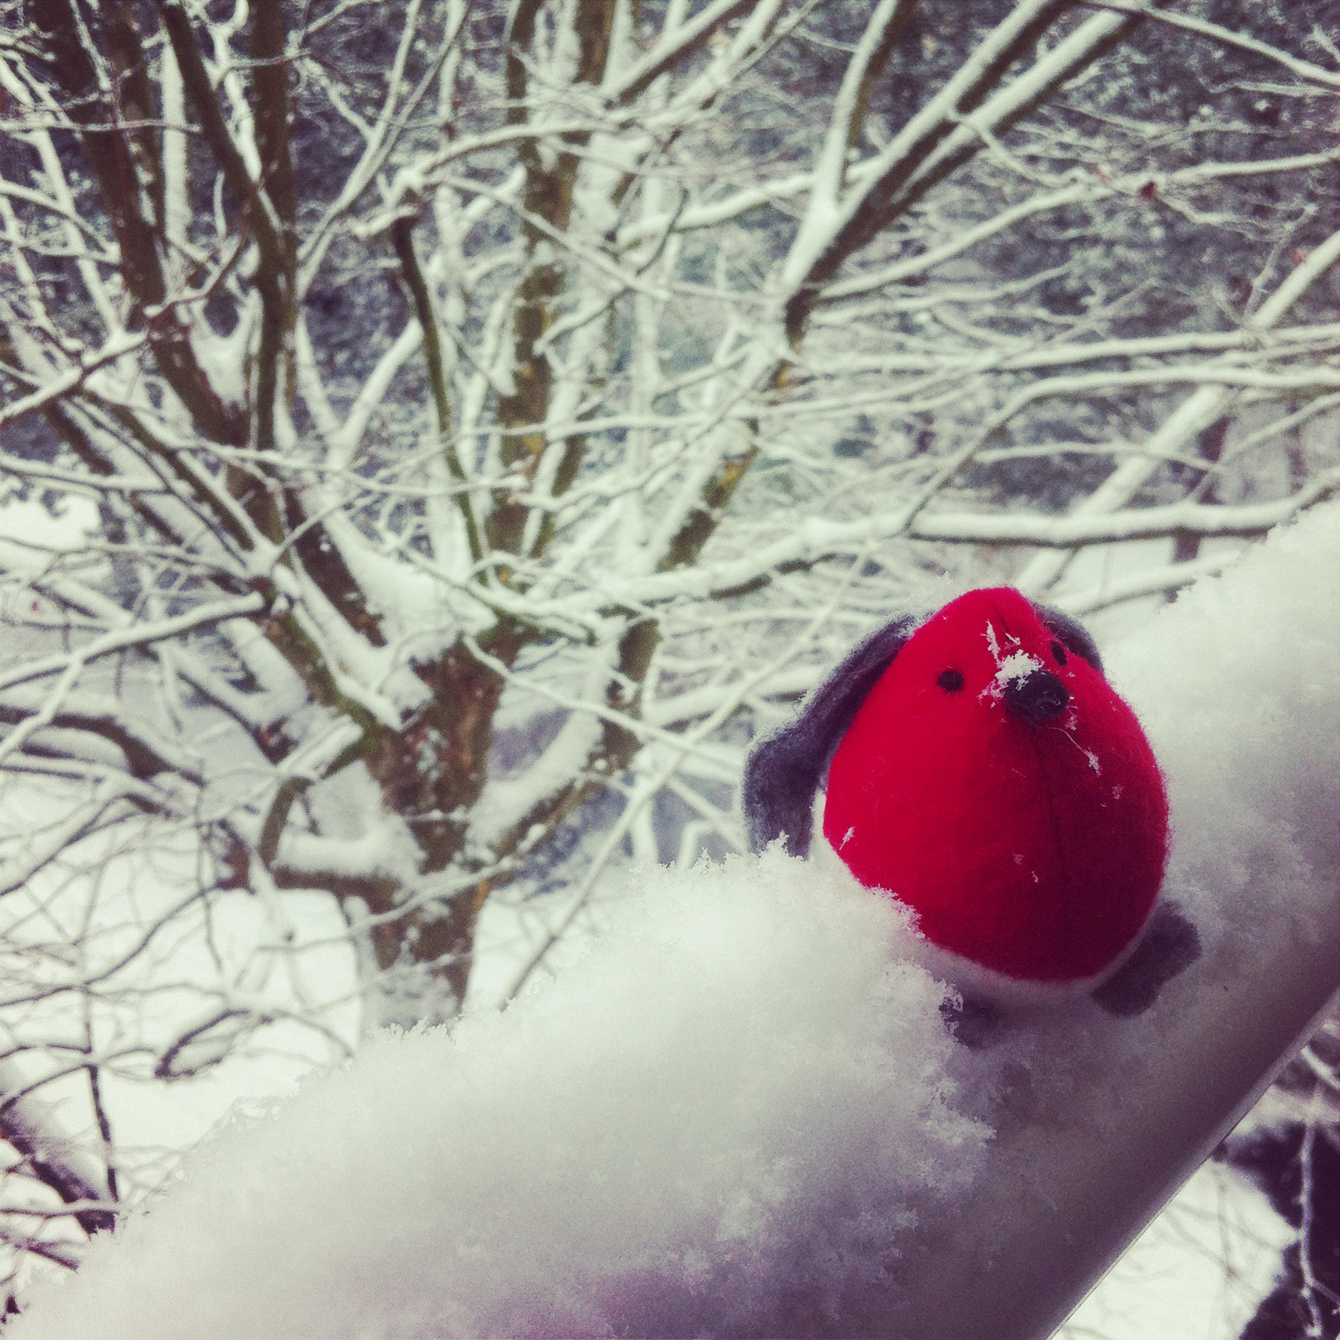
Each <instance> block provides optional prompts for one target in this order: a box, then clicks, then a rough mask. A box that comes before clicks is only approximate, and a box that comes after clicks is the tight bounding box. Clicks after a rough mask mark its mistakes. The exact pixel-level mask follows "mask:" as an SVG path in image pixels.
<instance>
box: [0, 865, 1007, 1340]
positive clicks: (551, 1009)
mask: <svg viewBox="0 0 1340 1340" xmlns="http://www.w3.org/2000/svg"><path fill="white" fill-rule="evenodd" d="M902 921H903V918H902V915H901V913H900V912H899V910H898V909H897V908H896V907H895V906H894V905H893V904H891V903H889V902H887V901H884V900H881V899H878V898H872V897H870V896H869V895H868V894H865V893H864V891H862V890H860V889H858V888H857V887H856V886H854V885H853V884H852V883H850V882H849V881H846V880H842V879H840V878H836V877H835V878H833V879H831V880H828V881H824V880H816V878H815V877H814V875H813V872H812V871H811V870H810V869H808V868H807V867H806V866H805V865H804V863H802V862H799V861H795V860H792V859H791V858H789V857H787V856H785V855H783V854H782V853H780V852H773V853H769V854H767V855H766V856H764V857H763V858H762V859H752V858H749V859H746V858H739V859H735V860H732V861H729V862H727V863H726V864H725V865H724V866H710V865H702V866H699V867H697V868H695V869H694V870H692V871H690V872H688V873H687V874H684V873H682V872H678V873H677V872H672V871H667V870H654V871H650V872H648V873H647V875H646V877H645V880H644V882H643V887H642V889H641V890H640V891H639V895H638V896H637V897H636V898H630V900H629V904H628V906H627V907H626V908H625V909H624V911H623V915H622V916H621V917H620V918H619V919H618V923H617V924H616V925H615V926H614V927H612V928H611V930H610V931H609V933H608V934H607V936H606V937H605V938H604V939H603V941H602V942H601V943H599V944H598V945H596V946H595V947H594V948H593V949H592V951H591V952H590V953H589V954H588V955H587V956H586V957H585V959H583V960H582V961H581V962H580V963H578V964H577V965H575V966H574V967H572V968H571V969H570V970H569V971H568V972H567V973H566V974H565V975H564V976H563V977H562V978H561V979H560V980H559V981H556V982H554V983H552V984H550V985H548V986H545V987H543V988H541V989H538V990H536V991H535V992H533V993H532V994H530V995H528V996H526V997H524V998H522V999H521V1000H518V1001H517V1002H516V1003H515V1004H513V1005H512V1006H511V1008H509V1009H508V1010H507V1011H506V1012H505V1013H503V1014H501V1015H499V1014H487V1015H486V1014H479V1015H474V1016H472V1017H470V1018H468V1019H466V1020H465V1021H464V1022H463V1023H462V1024H461V1025H460V1026H459V1027H458V1028H457V1029H456V1030H455V1032H454V1033H453V1034H451V1035H447V1034H446V1033H444V1032H441V1031H428V1032H422V1033H417V1034H411V1035H408V1036H399V1037H386V1038H384V1039H382V1040H380V1041H378V1042H375V1043H373V1044H372V1045H370V1046H369V1047H368V1048H367V1049H366V1050H365V1051H364V1052H363V1053H362V1054H361V1055H360V1057H359V1058H358V1061H357V1063H356V1065H354V1066H353V1067H351V1068H348V1069H346V1070H344V1071H342V1072H339V1073H336V1074H334V1075H332V1076H329V1077H327V1078H325V1079H323V1080H321V1081H319V1082H315V1083H311V1084H309V1085H308V1086H307V1087H306V1088H305V1089H304V1091H302V1092H300V1093H299V1095H298V1096H297V1098H296V1099H295V1100H293V1101H292V1102H290V1103H289V1104H288V1105H287V1106H285V1107H284V1108H283V1109H282V1110H281V1111H280V1112H278V1114H277V1115H276V1116H275V1117H274V1118H273V1119H272V1120H270V1121H266V1122H263V1123H261V1124H260V1125H257V1126H251V1125H241V1126H237V1127H234V1128H233V1129H230V1130H227V1131H226V1132H224V1133H222V1134H221V1135H220V1136H219V1137H218V1138H217V1139H215V1140H214V1141H213V1142H212V1143H211V1144H210V1145H208V1146H207V1147H206V1148H204V1149H202V1150H201V1151H200V1153H199V1154H198V1155H197V1156H196V1157H195V1159H194V1160H192V1161H191V1163H190V1165H189V1169H188V1172H187V1174H186V1176H185V1177H184V1178H183V1180H181V1182H180V1183H179V1184H177V1185H176V1186H174V1187H172V1188H171V1190H170V1191H169V1193H168V1194H167V1195H165V1196H164V1197H163V1198H162V1199H161V1200H160V1201H158V1202H155V1203H154V1204H153V1205H152V1206H151V1208H150V1212H149V1213H148V1214H147V1215H144V1216H141V1217H139V1218H137V1219H135V1220H133V1221H132V1222H131V1223H130V1224H129V1225H128V1226H127V1228H126V1230H125V1232H124V1234H123V1235H121V1236H120V1237H119V1239H118V1241H117V1242H115V1243H114V1244H107V1245H105V1246H104V1245H102V1244H99V1247H98V1248H97V1249H95V1250H94V1251H92V1252H91V1254H90V1256H89V1258H88V1261H87V1263H86V1265H85V1266H84V1268H83V1270H82V1271H81V1273H80V1275H79V1277H78V1279H77V1280H76V1281H74V1282H73V1283H72V1284H70V1285H69V1286H67V1287H65V1288H63V1289H60V1290H59V1291H57V1292H55V1293H54V1294H53V1295H52V1296H50V1297H47V1298H45V1299H43V1300H42V1301H41V1304H40V1305H39V1306H37V1307H35V1308H34V1309H33V1313H32V1316H31V1318H30V1319H28V1318H25V1319H24V1321H22V1322H20V1323H19V1324H17V1325H15V1327H14V1328H13V1331H12V1335H13V1336H15V1337H19V1336H36V1335H50V1336H60V1337H62V1338H63V1340H66V1338H71V1337H75V1336H79V1335H90V1336H91V1335H96V1336H98V1337H100V1340H113V1338H114V1337H122V1336H124V1337H126V1340H148V1337H156V1336H206V1335H210V1336H218V1337H229V1338H235V1337H241V1336H247V1337H259V1336H275V1337H281V1336H282V1337H295V1336H305V1335H350V1336H410V1335H436V1334H454V1335H470V1336H481V1335H500V1336H502V1335H505V1336H524V1335H549V1336H553V1335H580V1334H611V1333H622V1332H623V1331H624V1328H625V1327H631V1328H633V1329H636V1330H637V1331H638V1332H639V1333H652V1334H658V1335H687V1334H700V1333H702V1332H703V1331H705V1330H711V1331H723V1330H724V1331H727V1332H739V1331H742V1330H749V1331H755V1330H759V1329H761V1330H764V1331H766V1332H769V1333H781V1332H783V1331H798V1332H800V1333H811V1332H812V1331H813V1330H814V1329H816V1328H818V1329H827V1325H829V1324H831V1323H825V1321H824V1314H828V1315H830V1316H832V1317H837V1316H840V1315H843V1314H846V1313H849V1312H850V1311H851V1308H852V1306H853V1298H852V1295H853V1294H854V1293H859V1292H860V1291H861V1290H863V1289H864V1288H865V1287H867V1285H868V1284H870V1283H878V1281H879V1280H880V1278H881V1277H882V1275H883V1273H884V1270H885V1267H886V1266H887V1265H888V1263H889V1262H890V1261H891V1260H892V1259H893V1258H894V1256H895V1255H896V1253H897V1250H898V1243H899V1240H900V1238H901V1236H902V1235H903V1234H904V1233H905V1231H906V1230H907V1228H908V1227H909V1226H910V1225H911V1224H913V1223H914V1222H915V1217H916V1212H917V1210H918V1208H919V1207H921V1206H923V1205H925V1204H926V1203H927V1201H928V1200H934V1199H936V1198H939V1197H942V1196H945V1195H948V1194H952V1193H953V1192H954V1191H955V1190H956V1189H960V1188H962V1187H963V1186H964V1185H965V1184H966V1183H967V1182H968V1180H969V1179H970V1178H971V1176H972V1173H973V1169H974V1168H975V1167H976V1166H977V1164H978V1162H979V1161H980V1159H981V1158H982V1151H983V1146H984V1142H985V1138H986V1135H987V1132H986V1131H985V1129H984V1128H983V1127H982V1126H980V1125H979V1124H976V1123H973V1122H971V1121H969V1120H967V1119H965V1118H964V1117H962V1116H960V1115H957V1114H956V1113H955V1112H954V1111H953V1109H952V1106H951V1105H950V1101H951V1099H952V1095H951V1093H950V1092H949V1086H948V1085H947V1083H946V1081H945V1079H944V1073H943V1072H944V1069H945V1065H946V1062H947V1060H948V1058H949V1055H950V1053H951V1052H952V1051H953V1049H954V1046H955V1044H954V1043H953V1041H952V1040H951V1039H950V1037H949V1035H948V1034H947V1033H946V1031H945V1028H944V1026H943V1023H942V1021H941V1018H940V1014H939V1007H940V1003H941V1001H942V999H943V997H944V988H943V987H942V986H940V985H938V984H937V983H935V982H934V981H933V980H932V979H931V978H930V977H929V976H928V975H927V974H926V973H925V972H924V971H922V970H921V969H919V968H917V967H915V966H913V965H911V964H906V963H900V962H896V961H891V959H890V955H889V950H888V946H889V944H890V943H891V941H892V940H893V939H894V938H895V936H896V935H897V934H898V933H899V931H900V929H901V927H902ZM7 1340H8V1338H7Z"/></svg>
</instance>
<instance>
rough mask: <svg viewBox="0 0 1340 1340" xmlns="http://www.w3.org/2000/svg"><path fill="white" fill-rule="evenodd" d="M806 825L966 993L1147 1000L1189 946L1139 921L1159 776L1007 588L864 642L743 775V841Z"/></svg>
mask: <svg viewBox="0 0 1340 1340" xmlns="http://www.w3.org/2000/svg"><path fill="white" fill-rule="evenodd" d="M825 775H826V778H827V788H826V794H825V796H824V803H823V836H824V839H826V842H827V845H828V846H829V847H831V849H832V851H833V852H835V853H836V854H837V856H838V857H840V858H841V860H842V861H843V862H844V863H845V865H846V866H847V868H848V869H849V870H850V871H851V873H852V874H853V875H854V876H855V877H856V879H857V880H859V881H860V883H861V884H863V885H865V886H866V887H867V888H870V889H878V890H883V891H885V892H887V893H889V894H891V895H892V896H894V897H896V898H897V899H899V900H900V901H901V902H903V903H905V904H906V905H907V906H908V907H909V908H911V909H912V911H913V912H914V913H915V914H916V918H917V929H918V930H919V932H920V934H921V936H922V937H924V940H923V946H924V948H925V950H926V953H925V954H923V957H924V958H925V959H926V961H927V963H928V966H930V967H931V968H932V969H933V970H935V971H936V973H937V975H939V976H942V977H944V978H946V979H947V980H949V981H951V982H953V983H954V985H956V986H958V987H959V988H960V989H961V990H962V991H963V992H964V993H965V994H966V995H968V996H969V998H970V999H972V998H976V999H978V1000H983V1001H995V1002H1018V1001H1025V1002H1029V1001H1035V1000H1047V999H1053V998H1057V997H1060V996H1068V995H1074V994H1075V993H1076V992H1077V991H1080V990H1092V991H1093V992H1094V995H1095V999H1097V1000H1098V1002H1099V1003H1100V1004H1102V1005H1103V1006H1104V1007H1105V1008H1107V1009H1109V1010H1110V1011H1111V1012H1113V1013H1117V1014H1132V1013H1138V1012H1139V1011H1141V1010H1143V1009H1145V1008H1147V1007H1148V1005H1149V1004H1151V1003H1152V1002H1153V1000H1154V998H1155V997H1156V995H1157V993H1158V991H1159V989H1160V987H1161V986H1162V984H1163V983H1164V982H1165V981H1167V980H1168V978H1170V977H1171V976H1173V975H1175V974H1176V973H1177V972H1179V971H1181V969H1182V968H1183V967H1185V966H1186V965H1187V963H1189V962H1190V961H1192V960H1193V959H1194V958H1195V957H1196V955H1197V953H1198V943H1197V937H1196V932H1195V928H1194V927H1193V926H1192V925H1191V924H1190V923H1189V922H1187V921H1186V920H1185V918H1183V917H1182V916H1181V914H1180V913H1179V912H1178V911H1177V910H1176V908H1175V907H1174V906H1173V905H1171V904H1168V905H1166V906H1164V907H1163V908H1161V909H1160V915H1154V916H1151V913H1153V912H1154V908H1155V902H1156V899H1157V897H1158V893H1159V887H1160V885H1161V884H1162V882H1163V870H1164V864H1165V861H1166V859H1167V851H1168V801H1167V796H1166V793H1165V791H1164V787H1163V778H1162V775H1161V773H1160V772H1159V767H1158V764H1157V762H1156V761H1155V759H1154V753H1153V750H1152V749H1151V748H1150V745H1149V742H1148V740H1147V739H1146V738H1145V734H1144V731H1143V730H1141V728H1140V723H1139V722H1138V721H1137V720H1136V718H1135V714H1134V713H1133V712H1132V711H1131V709H1130V708H1129V707H1127V705H1126V704H1125V703H1124V702H1123V701H1122V699H1121V698H1120V697H1118V695H1117V694H1116V692H1115V691H1114V690H1113V689H1112V687H1111V685H1109V684H1108V682H1107V680H1106V678H1105V677H1104V675H1103V669H1102V662H1101V661H1100V659H1099V656H1098V652H1097V649H1096V648H1095V646H1094V644H1093V641H1092V639H1091V638H1090V637H1089V635H1088V634H1087V633H1086V632H1085V630H1084V629H1083V628H1082V627H1081V626H1080V625H1079V624H1078V623H1076V622H1075V621H1074V620H1073V619H1070V618H1069V617H1067V616H1066V615H1063V614H1060V613H1059V612H1057V611H1055V610H1051V609H1047V608H1045V607H1043V606H1039V605H1035V604H1033V603H1032V602H1031V601H1029V600H1028V599H1027V598H1025V597H1024V596H1022V595H1021V594H1020V593H1019V592H1017V591H1014V590H1010V589H1008V588H998V589H994V590H984V591H970V592H968V594H967V595H964V596H960V597H959V598H958V599H957V600H955V601H952V602H951V603H950V604H948V605H946V606H945V607H944V608H943V609H942V610H940V611H939V612H938V613H936V614H934V615H932V616H931V617H930V618H929V619H927V620H925V622H922V623H920V624H919V625H918V624H916V623H915V622H914V621H912V620H900V621H897V622H895V623H893V624H890V625H889V626H888V627H886V628H884V629H883V630H881V631H880V632H879V633H876V634H875V635H874V636H873V637H872V638H870V639H868V640H867V641H866V642H864V643H862V644H861V645H860V646H859V647H857V648H856V650H855V651H854V652H852V653H851V655H850V656H848V657H847V659H846V660H845V661H844V662H843V663H842V665H840V666H839V667H838V669H837V670H836V671H834V672H833V674H832V675H831V676H830V677H829V679H828V680H827V681H826V682H825V683H824V684H823V685H822V686H821V687H820V688H819V689H818V690H817V691H816V692H815V693H814V694H813V695H812V696H811V698H810V699H809V701H808V702H807V703H806V705H805V708H804V711H803V712H802V713H801V716H800V718H799V719H798V720H797V721H796V722H794V723H793V724H792V725H791V726H789V727H787V728H786V729H784V730H782V731H781V732H780V733H779V734H777V735H774V736H772V737H771V738H770V739H768V740H765V741H764V742H763V743H762V744H761V745H760V746H759V747H758V748H757V749H755V751H754V752H753V754H752V755H751V757H750V759H749V763H748V765H747V767H746V770H745V812H746V817H747V819H748V822H749V829H750V839H751V845H752V846H753V847H754V848H755V850H759V849H761V848H762V847H764V846H766V845H767V844H768V843H769V842H771V841H773V840H774V839H776V838H778V837H784V838H785V841H786V846H787V850H788V851H790V852H791V853H792V854H793V855H798V856H803V855H806V854H808V853H809V850H810V846H811V837H812V829H813V812H814V803H815V798H816V795H817V794H818V793H819V791H820V788H821V785H822V784H823V782H824V779H825Z"/></svg>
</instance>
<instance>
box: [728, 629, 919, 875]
mask: <svg viewBox="0 0 1340 1340" xmlns="http://www.w3.org/2000/svg"><path fill="white" fill-rule="evenodd" d="M918 622H919V620H917V619H916V618H914V617H912V616H910V615H909V616H907V617H905V618H901V619H895V620H894V621H893V622H892V623H890V624H887V625H885V627H883V628H881V629H880V630H879V632H877V633H875V634H873V635H872V636H871V637H868V638H866V640H865V641H864V642H862V643H861V644H860V645H859V646H858V647H856V649H855V650H854V651H852V652H851V653H850V654H849V655H848V656H847V658H846V660H844V661H843V662H842V664H841V665H839V666H838V667H837V669H836V670H834V671H833V672H832V674H830V675H829V676H828V678H827V679H826V680H824V682H823V683H822V684H820V685H819V687H818V688H817V689H815V691H814V692H813V693H812V694H811V695H810V696H809V698H808V700H807V701H806V703H805V706H804V708H803V710H802V711H801V713H800V716H799V717H797V718H796V720H795V721H793V722H792V723H791V724H790V725H789V726H785V727H783V728H782V729H781V730H780V731H778V732H777V733H776V734H775V735H770V736H769V737H768V738H767V739H766V740H764V741H763V742H762V743H761V744H758V745H756V746H755V748H754V750H753V752H752V753H751V754H750V755H749V761H748V762H747V763H746V764H745V768H744V814H745V822H746V824H747V826H748V830H749V849H750V850H751V851H762V850H763V848H764V847H766V846H767V845H768V843H769V842H771V841H772V840H773V839H774V838H777V837H780V836H781V835H782V834H785V835H786V849H787V851H788V852H790V853H791V855H792V856H805V855H807V854H808V853H809V849H810V839H811V837H812V832H811V830H812V828H813V823H814V820H813V815H812V811H813V808H814V795H815V792H816V791H817V790H818V789H819V783H820V782H821V781H822V780H823V776H824V772H825V771H826V770H827V768H828V763H829V760H830V759H831V758H832V756H833V752H834V750H836V749H837V747H838V743H839V742H840V741H841V739H842V736H843V735H844V734H845V732H846V730H847V727H848V726H850V725H851V721H852V718H853V717H854V716H855V715H856V713H857V711H858V710H859V708H860V706H861V704H862V703H863V702H864V701H865V699H866V695H867V694H868V693H869V692H870V690H871V689H873V688H874V687H875V684H876V682H877V681H878V679H879V677H880V676H881V675H882V674H883V673H884V671H885V670H887V669H888V668H889V665H890V663H891V662H892V661H893V658H894V657H895V656H897V655H898V652H899V651H900V650H901V649H902V646H903V643H904V642H906V641H907V639H908V638H909V637H910V636H911V635H912V630H913V628H915V626H916V624H917V623H918Z"/></svg>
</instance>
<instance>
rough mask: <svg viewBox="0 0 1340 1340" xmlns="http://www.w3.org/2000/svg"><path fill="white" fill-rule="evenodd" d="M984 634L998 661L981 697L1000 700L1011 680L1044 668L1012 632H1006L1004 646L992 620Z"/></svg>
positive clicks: (988, 646) (993, 658) (990, 649)
mask: <svg viewBox="0 0 1340 1340" xmlns="http://www.w3.org/2000/svg"><path fill="white" fill-rule="evenodd" d="M982 636H983V637H984V638H985V639H986V645H987V649H988V650H989V651H990V653H991V659H992V660H993V661H995V663H996V673H995V675H994V676H993V677H992V679H991V680H990V681H989V682H988V683H987V686H986V688H985V689H984V690H983V691H982V693H981V695H980V696H981V697H983V698H986V697H990V698H995V699H997V700H999V699H1000V698H1001V697H1003V696H1004V693H1005V690H1006V689H1007V688H1008V687H1009V686H1010V683H1011V681H1013V680H1016V679H1024V678H1026V677H1027V676H1028V675H1031V674H1032V673H1033V671H1035V670H1041V669H1042V668H1043V666H1042V662H1041V661H1040V660H1039V659H1038V658H1037V657H1036V656H1034V655H1033V654H1032V653H1031V652H1027V651H1025V650H1024V649H1023V646H1022V644H1021V642H1020V639H1019V638H1017V637H1015V636H1014V635H1013V634H1012V633H1009V632H1006V633H1005V635H1004V641H1005V645H1004V646H1003V647H1002V645H1001V638H1000V636H999V635H998V634H997V633H996V628H995V625H994V624H993V623H991V622H990V620H988V621H987V625H986V632H985V633H983V634H982Z"/></svg>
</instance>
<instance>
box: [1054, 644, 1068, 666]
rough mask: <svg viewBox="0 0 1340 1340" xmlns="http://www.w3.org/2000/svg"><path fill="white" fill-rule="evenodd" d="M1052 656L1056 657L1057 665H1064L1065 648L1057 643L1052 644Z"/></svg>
mask: <svg viewBox="0 0 1340 1340" xmlns="http://www.w3.org/2000/svg"><path fill="white" fill-rule="evenodd" d="M1052 655H1053V656H1055V657H1056V664H1057V665H1064V664H1065V648H1064V647H1063V646H1062V645H1061V644H1060V643H1059V642H1053V643H1052Z"/></svg>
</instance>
